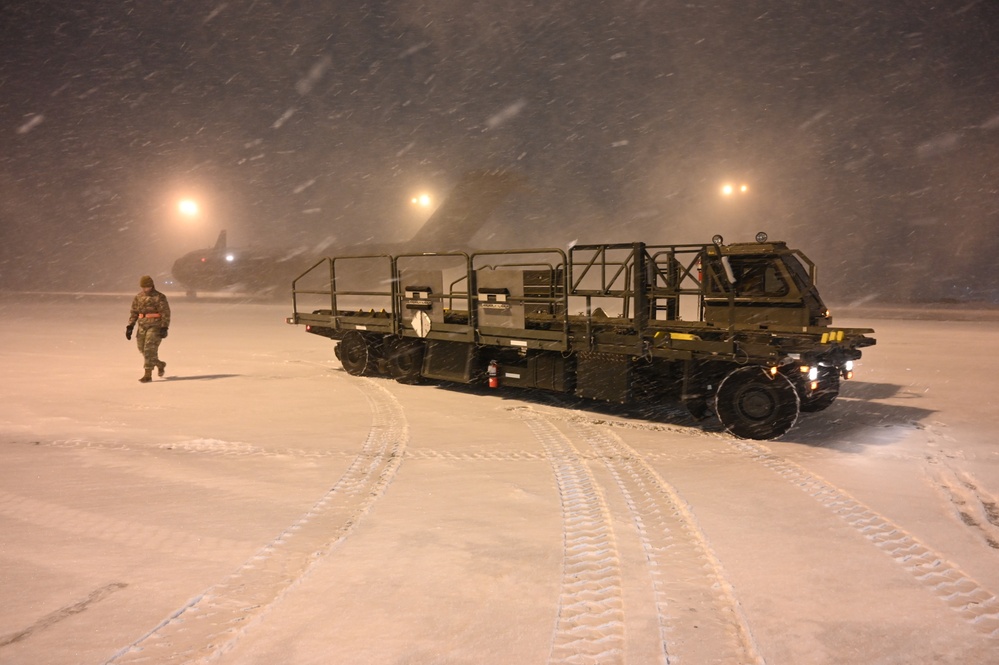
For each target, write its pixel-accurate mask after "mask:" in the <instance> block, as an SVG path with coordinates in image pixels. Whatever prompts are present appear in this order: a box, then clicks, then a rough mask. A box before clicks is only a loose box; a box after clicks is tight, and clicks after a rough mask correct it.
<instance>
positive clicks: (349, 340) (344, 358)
mask: <svg viewBox="0 0 999 665" xmlns="http://www.w3.org/2000/svg"><path fill="white" fill-rule="evenodd" d="M337 357H338V358H340V364H341V365H343V368H344V370H346V372H347V374H350V375H352V376H366V375H371V374H375V373H377V370H378V363H377V360H376V358H375V351H374V345H373V344H372V343H371V340H369V339H368V338H367V337H365V336H364V334H363V333H360V332H358V331H356V330H351V331H349V332H348V333H347V334H346V335H344V336H343V339H342V340H340V345H339V347H338V348H337Z"/></svg>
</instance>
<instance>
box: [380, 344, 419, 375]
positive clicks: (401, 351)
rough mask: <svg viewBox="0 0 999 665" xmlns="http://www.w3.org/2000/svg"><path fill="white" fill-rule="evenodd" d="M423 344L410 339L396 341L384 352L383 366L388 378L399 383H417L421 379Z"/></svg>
mask: <svg viewBox="0 0 999 665" xmlns="http://www.w3.org/2000/svg"><path fill="white" fill-rule="evenodd" d="M425 350H426V346H425V345H424V343H423V342H421V341H418V340H412V339H398V338H397V339H396V340H395V341H394V342H392V343H391V344H390V345H389V348H388V351H387V352H386V357H385V365H386V367H387V370H388V374H389V376H391V377H392V378H393V379H395V380H396V381H398V382H399V383H418V382H419V381H420V379H421V378H422V374H421V373H422V371H423V353H424V351H425Z"/></svg>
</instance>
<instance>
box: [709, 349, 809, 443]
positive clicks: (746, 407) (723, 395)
mask: <svg viewBox="0 0 999 665" xmlns="http://www.w3.org/2000/svg"><path fill="white" fill-rule="evenodd" d="M798 410H799V402H798V391H797V390H795V389H794V385H793V384H792V383H791V381H790V380H789V379H788V378H787V377H786V376H784V375H783V374H776V375H773V374H770V373H769V372H767V371H766V369H765V368H764V367H760V366H752V367H740V368H739V369H736V370H733V371H731V372H729V374H728V376H726V377H725V378H724V379H722V382H721V384H720V385H719V386H718V392H717V394H716V395H715V411H716V412H717V413H718V418H719V419H720V420H721V421H722V424H723V425H724V426H725V429H726V430H728V431H729V432H731V433H732V434H734V435H735V436H737V437H739V438H742V439H776V438H777V437H779V436H781V435H783V434H785V433H786V432H787V431H788V430H789V429H791V427H793V426H794V423H795V421H796V420H798Z"/></svg>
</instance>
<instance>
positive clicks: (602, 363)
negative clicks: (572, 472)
mask: <svg viewBox="0 0 999 665" xmlns="http://www.w3.org/2000/svg"><path fill="white" fill-rule="evenodd" d="M292 292H293V308H294V313H293V315H292V316H291V317H289V318H288V323H292V324H299V325H305V326H306V330H307V331H308V332H310V333H312V334H316V335H320V336H324V337H328V338H330V339H332V340H334V341H337V342H338V345H337V348H336V351H337V355H338V357H339V358H340V360H341V362H342V364H343V366H344V368H345V369H346V371H347V372H349V373H351V374H355V375H364V374H381V375H385V376H389V377H393V378H396V379H398V380H401V381H418V380H419V379H421V378H430V379H439V380H446V381H455V382H459V383H475V382H483V383H487V384H488V385H490V386H498V385H507V386H519V387H526V388H543V389H548V390H556V391H564V392H573V393H575V394H576V395H578V396H581V397H586V398H594V399H603V400H610V401H616V402H627V401H632V400H635V399H676V400H679V401H681V402H683V403H684V404H685V405H686V406H687V408H688V409H689V410H690V411H691V413H692V414H694V415H695V416H696V417H699V418H703V417H706V416H709V415H710V414H711V413H712V412H714V413H717V415H718V417H719V418H720V419H721V421H722V423H723V424H724V426H725V427H726V428H727V429H728V430H729V431H731V432H732V433H733V434H736V435H737V436H742V437H749V438H773V437H776V436H780V435H782V434H784V433H785V432H786V431H787V430H788V429H789V428H790V427H791V426H793V424H794V422H795V420H796V419H797V417H798V414H799V411H817V410H820V409H823V408H826V407H828V406H829V405H831V404H832V402H833V401H834V400H835V398H836V396H837V394H838V392H839V385H840V381H841V380H842V379H845V378H849V377H850V376H852V372H853V362H854V361H855V360H857V359H858V358H860V355H861V352H860V349H861V348H863V347H866V346H870V345H872V344H874V343H875V340H874V339H873V338H871V337H869V336H868V335H870V334H871V333H873V330H871V329H869V328H842V327H835V326H833V325H832V319H831V317H830V315H829V312H828V310H827V309H826V308H825V305H824V304H823V303H822V300H821V298H820V297H819V294H818V291H817V289H816V287H815V267H814V265H813V264H812V263H811V261H809V260H808V259H807V257H805V256H804V254H802V253H801V252H800V251H798V250H792V249H788V248H787V246H786V245H785V244H784V243H780V242H767V240H766V238H765V236H763V234H760V236H758V241H757V242H756V243H741V244H730V245H726V244H724V243H723V242H722V241H721V239H720V238H717V237H716V239H715V242H713V243H711V244H703V245H646V244H644V243H629V244H603V245H576V246H574V247H572V248H570V249H569V250H568V251H563V250H561V249H553V248H544V249H510V250H494V251H482V252H475V253H465V252H448V253H424V254H402V255H394V256H388V255H386V256H343V257H327V258H324V259H322V260H321V261H319V262H317V263H316V264H315V265H313V266H312V267H310V268H309V269H308V270H306V271H305V272H304V273H303V274H302V275H301V276H300V277H299V278H298V279H296V280H295V281H294V283H293V287H292Z"/></svg>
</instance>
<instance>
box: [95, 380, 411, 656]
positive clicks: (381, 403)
mask: <svg viewBox="0 0 999 665" xmlns="http://www.w3.org/2000/svg"><path fill="white" fill-rule="evenodd" d="M355 385H357V386H358V388H359V389H360V391H361V392H362V393H363V394H364V396H365V397H366V398H367V400H368V403H369V405H370V407H371V410H372V416H373V422H372V425H371V429H370V430H369V432H368V436H367V438H366V440H365V441H364V444H363V446H362V449H361V451H360V453H359V454H358V455H357V456H356V457H355V459H354V461H353V462H352V463H351V465H350V466H349V467H348V468H347V470H346V471H344V473H343V475H342V476H341V477H340V478H339V480H337V482H336V483H335V484H334V485H333V486H332V487H331V488H330V489H329V491H327V492H326V494H324V495H323V497H322V498H321V499H320V500H319V501H317V502H316V503H315V504H314V505H313V506H312V508H311V509H310V510H309V511H308V512H306V513H305V514H304V515H302V517H301V518H300V519H299V520H298V521H297V522H295V523H294V524H291V525H290V526H289V527H288V528H286V529H285V530H284V531H283V532H281V533H280V534H279V535H278V536H277V537H276V538H275V539H274V540H272V541H271V542H269V543H267V544H266V545H265V546H263V547H262V548H260V550H258V551H257V553H256V554H255V555H254V556H253V557H251V558H250V559H249V560H247V561H246V562H245V563H244V564H243V565H242V566H241V567H240V568H239V569H237V570H236V571H235V572H233V573H232V574H231V575H229V577H227V578H226V579H225V580H223V581H222V582H219V583H218V584H216V585H214V586H212V587H211V588H209V589H207V590H206V591H205V592H203V593H202V594H200V595H198V596H196V597H195V598H193V599H191V600H190V601H189V602H188V603H187V604H186V605H184V606H183V607H181V608H179V609H178V610H176V611H175V612H173V613H172V614H171V615H170V616H169V617H167V618H166V619H165V620H164V621H163V622H162V623H160V624H159V625H158V626H156V627H155V628H153V629H152V630H151V631H149V632H148V633H146V634H145V635H143V636H142V637H140V638H139V639H138V640H136V641H135V642H133V643H132V644H130V645H128V646H126V647H125V648H123V649H121V650H120V651H119V652H118V653H117V654H115V655H114V656H113V657H112V658H111V659H110V660H108V661H107V662H108V663H157V664H159V663H177V662H184V663H186V662H192V661H194V662H197V661H206V660H208V659H210V658H212V657H213V656H217V655H219V654H221V653H224V652H225V651H226V650H228V648H230V647H231V646H232V645H233V644H234V643H235V642H236V641H237V640H238V639H239V637H240V636H241V635H242V633H243V632H244V631H246V630H247V629H248V628H249V627H250V626H251V625H252V624H253V622H254V620H256V619H258V618H259V617H260V616H261V615H262V614H263V613H264V612H265V611H266V609H267V608H268V607H269V606H270V605H272V604H273V603H274V602H275V601H276V600H278V599H279V598H280V597H281V596H282V595H283V594H284V593H285V592H286V591H287V590H288V589H289V588H291V587H293V586H295V585H296V584H297V583H298V582H300V581H301V580H302V579H303V578H304V577H305V576H307V575H308V573H309V571H310V570H311V569H312V568H313V566H315V565H316V564H317V563H318V562H319V561H320V560H322V559H323V558H324V557H326V556H328V555H329V554H330V553H331V552H332V551H333V550H334V549H335V548H336V547H337V546H339V544H340V543H342V542H343V540H344V539H345V538H347V537H348V536H349V535H350V533H351V532H352V531H353V529H354V527H355V526H356V525H357V523H358V522H359V521H360V520H361V519H363V517H364V516H365V515H366V514H367V513H368V511H369V510H370V509H371V506H372V505H373V504H374V503H375V502H376V501H377V500H378V499H379V498H381V497H382V495H383V494H384V493H385V490H386V488H387V487H388V485H389V483H391V482H392V480H393V479H394V478H395V476H396V474H397V472H398V470H399V466H400V464H401V463H402V459H403V456H404V453H405V448H406V444H407V442H408V439H409V433H408V427H407V424H406V419H405V414H404V413H403V410H402V408H401V406H400V404H399V402H398V401H397V400H396V399H395V397H394V396H393V395H392V394H391V393H390V392H389V391H388V390H386V389H385V388H383V387H382V386H380V385H379V384H378V382H377V381H372V380H369V379H363V380H359V381H356V383H355Z"/></svg>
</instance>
